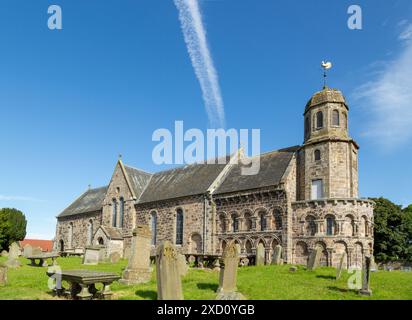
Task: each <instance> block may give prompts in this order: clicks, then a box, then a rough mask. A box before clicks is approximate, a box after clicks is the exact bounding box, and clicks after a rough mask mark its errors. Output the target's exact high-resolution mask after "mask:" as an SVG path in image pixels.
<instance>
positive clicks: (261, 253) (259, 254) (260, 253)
mask: <svg viewBox="0 0 412 320" xmlns="http://www.w3.org/2000/svg"><path fill="white" fill-rule="evenodd" d="M264 264H265V246H264V245H263V243H262V242H260V243H259V244H258V246H257V249H256V265H257V266H261V265H264Z"/></svg>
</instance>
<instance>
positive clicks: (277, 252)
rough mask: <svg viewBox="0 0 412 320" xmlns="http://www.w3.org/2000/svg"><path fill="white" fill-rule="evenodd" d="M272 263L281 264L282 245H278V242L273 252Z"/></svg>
mask: <svg viewBox="0 0 412 320" xmlns="http://www.w3.org/2000/svg"><path fill="white" fill-rule="evenodd" d="M272 264H274V265H277V266H278V265H280V264H283V260H282V246H281V245H279V244H278V245H277V246H276V247H275V250H274V252H273V256H272Z"/></svg>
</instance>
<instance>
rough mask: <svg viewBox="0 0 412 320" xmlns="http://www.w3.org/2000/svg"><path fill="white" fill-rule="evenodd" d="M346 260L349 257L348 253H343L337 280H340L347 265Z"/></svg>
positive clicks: (337, 270)
mask: <svg viewBox="0 0 412 320" xmlns="http://www.w3.org/2000/svg"><path fill="white" fill-rule="evenodd" d="M346 259H347V255H346V252H344V253H342V255H341V257H340V260H339V264H338V267H337V268H336V280H339V279H340V277H341V275H342V270H343V265H344V264H345V262H346Z"/></svg>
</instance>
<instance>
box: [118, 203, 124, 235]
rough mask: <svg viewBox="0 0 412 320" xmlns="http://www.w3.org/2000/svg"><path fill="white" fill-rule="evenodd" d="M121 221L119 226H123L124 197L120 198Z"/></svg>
mask: <svg viewBox="0 0 412 320" xmlns="http://www.w3.org/2000/svg"><path fill="white" fill-rule="evenodd" d="M119 218H120V222H119V226H120V228H123V221H124V199H123V198H120V217H119Z"/></svg>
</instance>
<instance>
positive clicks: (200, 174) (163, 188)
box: [138, 164, 226, 203]
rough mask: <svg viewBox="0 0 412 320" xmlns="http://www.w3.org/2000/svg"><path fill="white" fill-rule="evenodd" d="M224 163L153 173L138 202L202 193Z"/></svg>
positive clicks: (194, 165)
mask: <svg viewBox="0 0 412 320" xmlns="http://www.w3.org/2000/svg"><path fill="white" fill-rule="evenodd" d="M225 166H226V164H192V165H187V166H184V167H179V168H176V169H172V170H167V171H161V172H158V173H155V174H153V176H152V178H151V179H150V182H149V184H148V185H147V187H146V189H145V190H144V191H143V194H142V195H141V197H140V199H139V201H138V203H147V202H153V201H160V200H166V199H173V198H179V197H185V196H191V195H198V194H203V193H205V192H206V191H207V189H208V188H209V187H210V185H211V184H212V182H213V181H215V179H216V178H217V176H218V175H219V174H220V172H221V171H222V170H223V169H224V168H225Z"/></svg>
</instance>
